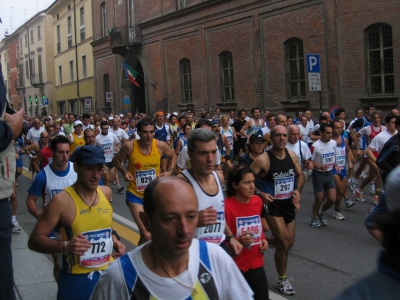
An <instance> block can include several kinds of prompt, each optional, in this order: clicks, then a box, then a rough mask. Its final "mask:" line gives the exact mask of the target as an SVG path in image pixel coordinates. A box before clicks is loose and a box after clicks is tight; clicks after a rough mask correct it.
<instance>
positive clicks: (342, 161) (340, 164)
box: [336, 156, 346, 169]
mask: <svg viewBox="0 0 400 300" xmlns="http://www.w3.org/2000/svg"><path fill="white" fill-rule="evenodd" d="M345 158H346V156H336V165H337V166H338V167H339V169H343V168H344V166H345V165H346V162H345Z"/></svg>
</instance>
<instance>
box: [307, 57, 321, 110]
mask: <svg viewBox="0 0 400 300" xmlns="http://www.w3.org/2000/svg"><path fill="white" fill-rule="evenodd" d="M306 61H307V72H308V86H309V90H310V92H319V114H320V115H322V94H321V67H320V60H319V54H306Z"/></svg>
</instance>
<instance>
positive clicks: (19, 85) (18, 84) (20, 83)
mask: <svg viewBox="0 0 400 300" xmlns="http://www.w3.org/2000/svg"><path fill="white" fill-rule="evenodd" d="M15 89H16V90H17V91H21V90H24V89H25V82H24V76H23V75H22V76H21V74H19V76H18V77H17V79H15Z"/></svg>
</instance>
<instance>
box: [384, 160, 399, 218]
mask: <svg viewBox="0 0 400 300" xmlns="http://www.w3.org/2000/svg"><path fill="white" fill-rule="evenodd" d="M399 186H400V166H397V167H396V168H395V169H393V170H392V172H390V173H389V175H388V176H387V177H386V180H385V194H386V205H387V207H388V209H389V211H391V212H392V211H400V198H399Z"/></svg>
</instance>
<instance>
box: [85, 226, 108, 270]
mask: <svg viewBox="0 0 400 300" xmlns="http://www.w3.org/2000/svg"><path fill="white" fill-rule="evenodd" d="M82 234H83V235H84V236H85V237H86V239H87V240H88V241H89V242H90V243H91V244H92V246H91V247H90V248H89V250H88V251H86V252H85V253H84V254H83V255H81V256H80V265H81V266H82V267H84V268H98V267H101V266H104V265H105V264H107V263H108V262H109V261H110V258H111V253H112V250H113V241H112V237H111V236H112V230H111V228H106V229H100V230H93V231H87V232H83V233H82Z"/></svg>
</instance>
